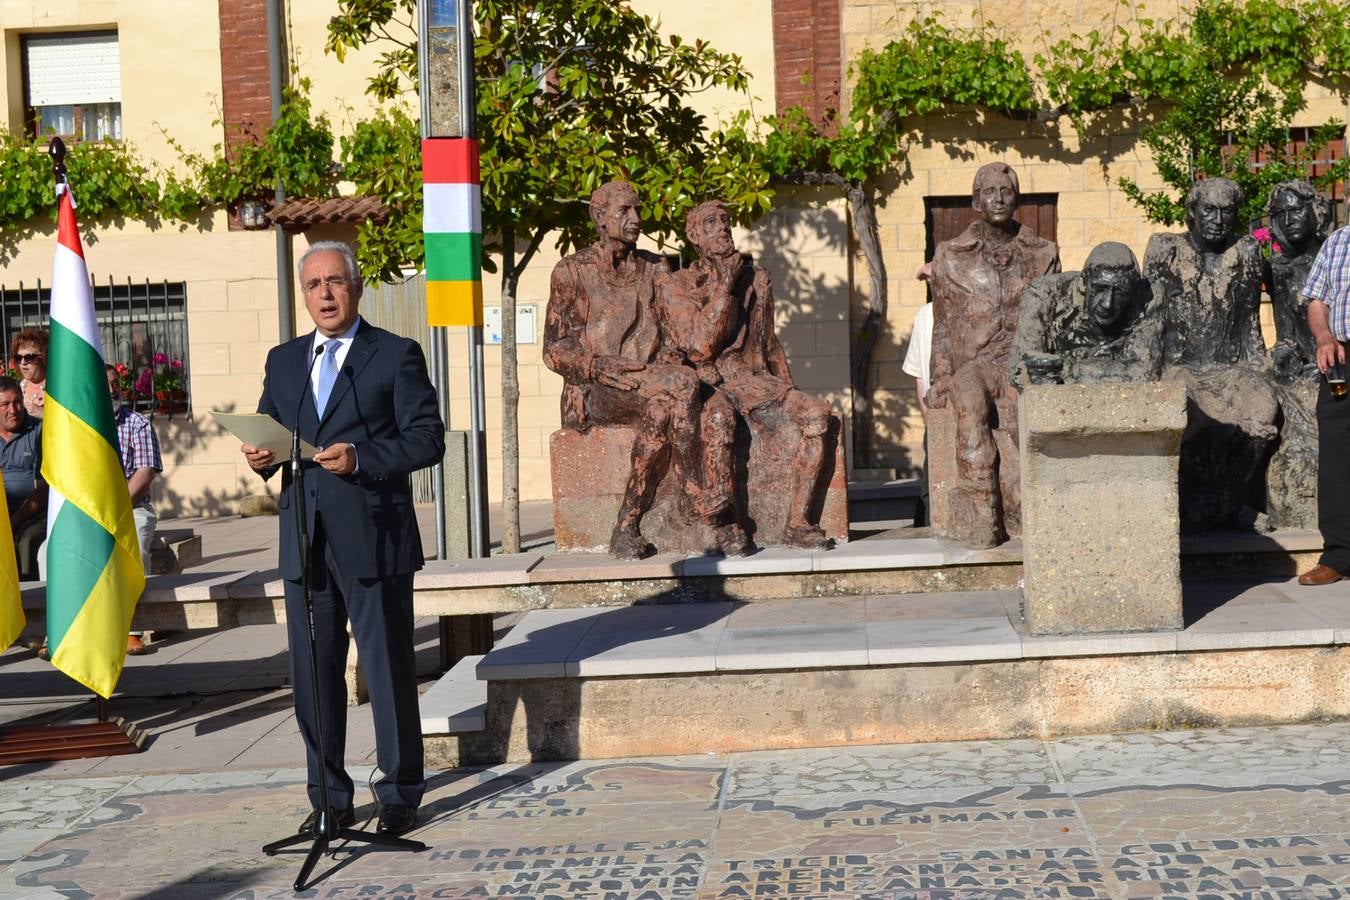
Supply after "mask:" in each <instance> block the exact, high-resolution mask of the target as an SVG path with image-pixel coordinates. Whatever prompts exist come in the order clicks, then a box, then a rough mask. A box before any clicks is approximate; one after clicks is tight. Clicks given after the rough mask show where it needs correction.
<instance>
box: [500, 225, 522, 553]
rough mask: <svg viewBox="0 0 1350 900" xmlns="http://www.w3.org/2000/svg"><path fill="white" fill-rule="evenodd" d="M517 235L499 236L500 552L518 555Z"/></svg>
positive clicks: (518, 390) (509, 231) (518, 277)
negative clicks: (500, 363) (500, 328)
mask: <svg viewBox="0 0 1350 900" xmlns="http://www.w3.org/2000/svg"><path fill="white" fill-rule="evenodd" d="M519 281H520V269H518V268H517V267H516V235H515V232H514V231H511V230H509V229H508V230H507V231H505V232H504V233H503V234H502V552H503V553H519V552H520V429H519V412H520V378H519V377H518V373H517V371H516V358H517V357H516V285H517V284H518V283H519Z"/></svg>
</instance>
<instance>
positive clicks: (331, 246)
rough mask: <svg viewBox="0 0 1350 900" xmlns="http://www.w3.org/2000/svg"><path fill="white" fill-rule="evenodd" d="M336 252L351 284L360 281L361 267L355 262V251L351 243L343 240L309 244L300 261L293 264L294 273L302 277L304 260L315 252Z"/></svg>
mask: <svg viewBox="0 0 1350 900" xmlns="http://www.w3.org/2000/svg"><path fill="white" fill-rule="evenodd" d="M325 252H326V253H337V254H339V255H340V256H341V257H342V259H343V260H344V261H345V262H346V264H347V277H348V278H350V279H351V282H352V284H360V283H361V267H360V266H358V265H357V264H356V253H355V252H354V251H353V250H352V245H351V244H348V243H347V242H345V241H315V242H314V243H312V244H310V245H309V249H308V250H306V251H305V252H304V253H303V254H301V256H300V262H298V263H296V265H295V274H296V276H297V277H299V278H303V277H304V271H305V260H307V259H309V258H310V257H311V256H313V255H314V254H315V253H325Z"/></svg>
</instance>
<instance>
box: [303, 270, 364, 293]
mask: <svg viewBox="0 0 1350 900" xmlns="http://www.w3.org/2000/svg"><path fill="white" fill-rule="evenodd" d="M351 284H352V280H351V279H350V278H347V277H345V276H342V275H329V276H328V277H327V278H311V279H310V280H309V281H306V282H305V283H304V284H303V285H302V287H303V288H304V289H305V293H306V294H312V293H314V292H315V291H317V290H318V289H319V287H320V285H327V286H328V289H329V290H330V291H345V290H346V289H347V288H349V287H351Z"/></svg>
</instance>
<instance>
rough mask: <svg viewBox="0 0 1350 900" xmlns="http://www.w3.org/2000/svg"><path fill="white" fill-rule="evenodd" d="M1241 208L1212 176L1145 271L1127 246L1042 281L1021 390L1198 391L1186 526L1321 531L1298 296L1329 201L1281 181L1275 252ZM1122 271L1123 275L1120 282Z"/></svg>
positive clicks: (1309, 358) (1032, 293)
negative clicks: (1263, 520)
mask: <svg viewBox="0 0 1350 900" xmlns="http://www.w3.org/2000/svg"><path fill="white" fill-rule="evenodd" d="M1242 203H1243V196H1242V191H1241V189H1240V188H1239V187H1238V185H1237V184H1235V183H1234V182H1232V181H1230V180H1228V179H1224V178H1215V179H1209V180H1206V181H1202V182H1199V183H1198V184H1196V185H1195V187H1194V188H1193V189H1192V190H1191V192H1190V194H1189V196H1188V197H1187V203H1186V231H1185V232H1184V233H1180V234H1155V235H1153V236H1152V238H1151V239H1150V240H1149V244H1148V249H1147V252H1146V253H1145V257H1144V267H1143V273H1142V276H1141V274H1140V272H1139V271H1138V268H1137V266H1136V264H1135V261H1134V255H1133V253H1131V252H1130V250H1129V249H1128V248H1126V247H1124V246H1123V245H1119V244H1102V245H1100V246H1098V247H1097V248H1095V249H1094V250H1093V251H1092V253H1091V254H1089V256H1088V260H1087V263H1086V264H1085V266H1084V269H1083V272H1082V273H1070V274H1066V275H1052V276H1047V277H1045V278H1040V279H1037V280H1036V281H1033V282H1032V283H1031V285H1030V286H1029V287H1028V288H1027V290H1026V291H1025V292H1024V293H1023V295H1022V296H1021V298H1020V309H1019V323H1018V331H1017V336H1016V347H1017V349H1016V352H1015V353H1014V357H1015V358H1014V360H1013V373H1012V374H1013V380H1014V382H1015V383H1016V384H1018V385H1019V386H1021V385H1024V384H1027V383H1036V382H1045V381H1059V382H1066V383H1069V382H1085V381H1149V380H1157V379H1165V380H1175V381H1179V382H1181V383H1182V384H1184V385H1185V387H1186V395H1187V410H1188V413H1187V422H1188V424H1187V428H1186V431H1185V433H1184V435H1183V437H1182V448H1181V462H1180V472H1179V478H1178V480H1179V485H1178V488H1179V494H1180V497H1179V499H1180V504H1181V510H1180V512H1181V525H1182V530H1183V531H1186V532H1191V533H1194V532H1200V531H1208V530H1214V529H1220V528H1231V527H1241V526H1246V525H1250V524H1253V523H1254V522H1255V521H1256V519H1257V518H1258V517H1260V516H1262V515H1264V516H1266V517H1267V518H1268V519H1269V520H1270V522H1271V524H1274V525H1280V526H1285V527H1313V526H1314V525H1315V523H1316V498H1315V496H1314V495H1313V493H1312V486H1313V485H1315V483H1316V478H1315V472H1316V422H1315V419H1314V417H1313V414H1312V407H1313V403H1314V402H1315V399H1316V394H1317V390H1316V388H1317V382H1316V377H1317V367H1316V365H1315V364H1314V363H1313V351H1312V347H1313V341H1312V338H1311V335H1310V333H1309V330H1308V325H1307V317H1306V310H1307V303H1306V301H1305V300H1303V299H1302V297H1301V291H1302V287H1303V283H1304V281H1305V280H1306V279H1307V276H1308V270H1309V268H1310V266H1311V264H1312V259H1313V258H1314V257H1315V256H1316V253H1317V250H1318V248H1319V247H1320V246H1321V243H1322V240H1323V239H1324V238H1325V235H1326V227H1327V222H1328V215H1327V211H1326V207H1325V201H1323V200H1321V199H1320V198H1319V197H1318V196H1317V194H1316V192H1315V191H1314V190H1313V189H1312V187H1311V185H1309V184H1307V183H1306V182H1298V181H1295V182H1285V183H1283V184H1280V185H1277V186H1276V187H1275V189H1274V190H1273V191H1272V192H1271V195H1270V201H1269V206H1268V211H1269V213H1270V216H1271V223H1272V229H1271V230H1272V233H1273V235H1274V242H1273V245H1272V247H1271V249H1270V252H1269V255H1266V254H1264V253H1263V252H1262V250H1261V248H1260V246H1259V245H1258V243H1257V241H1256V240H1254V239H1253V238H1252V237H1251V236H1249V235H1239V234H1237V233H1236V225H1237V216H1238V212H1239V210H1240V209H1241V207H1242ZM1112 270H1114V271H1115V272H1116V273H1118V274H1116V275H1115V276H1114V277H1109V276H1108V272H1110V271H1112ZM1112 284H1114V286H1115V287H1114V289H1113V288H1112ZM1263 285H1264V286H1265V287H1266V289H1267V290H1268V291H1269V292H1270V295H1271V298H1272V301H1273V305H1274V307H1275V323H1276V333H1277V341H1276V344H1275V346H1274V347H1273V348H1272V349H1271V351H1270V353H1269V354H1267V352H1266V348H1265V344H1264V341H1263V339H1262V336H1261V327H1260V320H1259V309H1260V299H1261V290H1262V287H1263ZM1094 298H1095V299H1094ZM939 352H941V351H940V350H939V348H938V347H937V346H935V347H934V354H935V355H936V354H937V353H939ZM954 536H955V535H954ZM987 543H988V541H987V540H986V542H985V544H984V545H987Z"/></svg>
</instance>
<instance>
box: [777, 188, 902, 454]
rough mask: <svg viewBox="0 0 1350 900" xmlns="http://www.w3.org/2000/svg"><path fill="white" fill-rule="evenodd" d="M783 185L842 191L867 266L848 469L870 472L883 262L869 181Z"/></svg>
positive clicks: (855, 349)
mask: <svg viewBox="0 0 1350 900" xmlns="http://www.w3.org/2000/svg"><path fill="white" fill-rule="evenodd" d="M783 181H784V182H786V183H788V184H805V185H822V184H827V185H830V186H831V187H837V188H840V189H841V190H843V191H844V195H845V196H846V197H847V198H848V205H849V209H850V210H851V212H852V214H853V231H854V233H855V234H857V236H858V246H859V248H860V249H861V250H862V252H863V258H864V259H866V261H867V281H868V286H867V306H866V308H865V309H864V311H863V320H862V323H861V325H859V326H858V329H857V331H856V332H854V337H853V346H852V347H851V348H850V351H849V364H850V366H851V371H850V373H849V376H850V381H851V385H850V386H851V387H852V389H853V465H854V467H855V468H861V469H867V468H871V467H872V465H873V464H874V463H875V459H874V451H873V446H872V445H873V438H874V437H875V435H874V434H873V427H874V426H873V422H872V357H873V354H874V353H875V352H876V348H877V341H878V339H879V338H880V337H881V329H882V326H883V325H884V324H885V322H886V262H885V260H884V259H883V258H882V255H881V243H880V241H879V240H878V237H877V216H876V207H875V203H874V198H873V192H874V190H875V188H874V187H873V185H872V183H871V182H870V181H859V182H854V181H845V180H844V178H843V177H842V176H840V175H836V174H835V173H833V172H797V173H794V174H792V175H789V176H787V177H785V178H784V179H783Z"/></svg>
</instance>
